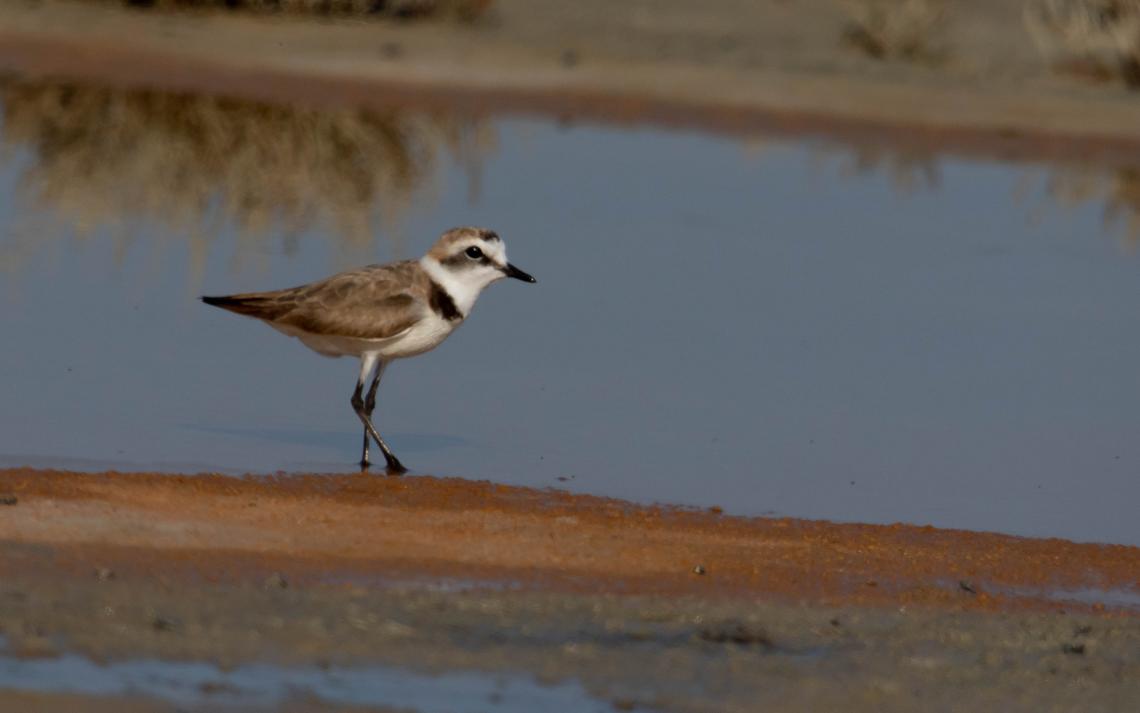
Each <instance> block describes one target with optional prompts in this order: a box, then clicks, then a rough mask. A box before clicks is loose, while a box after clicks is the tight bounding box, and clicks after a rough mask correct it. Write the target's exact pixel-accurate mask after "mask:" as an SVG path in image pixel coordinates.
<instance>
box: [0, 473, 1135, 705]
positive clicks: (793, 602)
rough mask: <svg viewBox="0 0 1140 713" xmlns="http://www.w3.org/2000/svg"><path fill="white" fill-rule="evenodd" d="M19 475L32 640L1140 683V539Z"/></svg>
mask: <svg viewBox="0 0 1140 713" xmlns="http://www.w3.org/2000/svg"><path fill="white" fill-rule="evenodd" d="M0 494H3V495H4V502H7V503H11V504H9V505H7V506H5V507H4V508H3V512H2V514H3V516H4V517H3V518H0V540H2V541H3V545H2V547H0V572H2V574H3V578H2V582H3V584H2V591H0V627H2V629H3V631H4V633H5V635H6V637H7V640H8V645H9V648H10V649H11V651H12V652H13V653H16V654H18V655H22V656H51V655H55V654H58V653H61V652H63V651H68V652H78V653H80V654H82V655H84V656H87V657H91V658H94V659H95V660H97V661H117V660H126V659H138V658H159V659H164V660H180V661H211V662H215V663H219V664H220V665H222V666H223V667H233V666H240V665H241V664H242V663H243V662H250V661H269V662H272V663H274V664H275V665H279V666H294V667H296V666H319V665H324V666H330V665H331V666H334V667H335V666H362V665H378V666H394V667H400V668H401V669H411V670H416V671H425V672H437V673H438V672H444V671H451V670H466V671H481V672H486V673H496V674H503V673H506V672H516V673H517V672H520V671H522V672H527V673H529V674H533V675H534V676H536V677H537V679H538V680H539V681H544V682H558V681H564V680H576V681H580V682H581V683H582V685H583V686H584V688H585V689H586V690H587V691H588V692H589V693H590V695H592V696H595V697H597V698H599V699H601V700H606V701H610V702H612V703H614V704H616V705H618V706H619V707H622V706H625V707H626V708H627V709H628V707H631V706H632V707H636V706H645V707H654V708H659V709H665V710H755V709H765V710H769V709H771V710H796V709H802V706H804V705H809V704H810V705H818V706H833V705H839V704H840V702H841V701H843V702H845V705H847V706H848V707H851V708H853V709H855V710H905V709H910V708H911V707H913V706H914V705H917V704H918V703H919V702H920V701H921V703H922V705H924V706H927V705H930V704H931V702H934V703H936V704H938V705H941V706H943V707H944V709H946V710H965V709H966V708H969V707H971V706H975V707H976V706H978V705H986V704H987V703H992V702H994V701H1004V702H1009V701H1015V704H1014V705H1013V707H1014V709H1019V710H1071V709H1072V708H1073V707H1074V706H1076V707H1082V708H1083V709H1086V710H1120V709H1122V708H1120V707H1119V706H1120V705H1123V704H1124V702H1126V701H1130V700H1136V697H1137V696H1140V688H1138V686H1140V618H1137V617H1136V614H1137V612H1138V608H1137V606H1136V603H1135V600H1136V598H1137V596H1140V582H1138V581H1137V573H1138V572H1140V548H1134V547H1125V546H1115V545H1100V544H1078V543H1072V542H1067V541H1063V540H1034V539H1027V538H1018V537H1010V536H1005V535H998V534H989V533H975V532H965V531H950V530H936V529H933V528H924V527H915V526H909V525H890V526H872V525H855V524H836V523H827V522H813V521H803V520H791V519H765V518H742V517H731V516H727V515H725V514H723V513H720V512H715V511H709V510H700V511H698V510H693V509H685V508H671V507H667V506H640V505H634V504H631V503H627V502H623V501H618V500H610V499H604V498H597V497H592V496H585V495H573V494H569V493H565V492H560V491H554V490H533V489H526V488H517V487H507V486H502V485H495V484H491V483H486V482H471V481H465V480H460V479H438V478H431V477H404V478H389V477H383V476H376V475H352V476H343V475H341V476H326V475H319V474H312V475H288V476H284V475H281V476H247V477H230V476H220V475H210V474H202V475H170V474H149V473H74V472H61V471H41V470H32V469H11V470H6V471H0ZM12 695H15V694H12ZM20 695H24V694H20ZM68 700H70V699H69V697H68V696H66V695H63V694H62V693H61V694H52V695H50V696H47V698H45V699H44V701H46V702H45V705H49V704H50V705H55V706H56V708H55V709H58V710H64V709H66V705H67V701H68ZM57 703H58V705H56V704H57ZM140 705H142V704H141V703H140ZM148 705H149V704H148Z"/></svg>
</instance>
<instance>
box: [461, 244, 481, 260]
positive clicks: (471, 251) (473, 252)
mask: <svg viewBox="0 0 1140 713" xmlns="http://www.w3.org/2000/svg"><path fill="white" fill-rule="evenodd" d="M464 252H465V253H467V257H469V258H471V259H472V260H478V259H479V258H481V257H483V251H482V250H480V249H479V248H478V247H477V246H475V245H472V246H471V247H469V248H467V249H466V250H465V251H464Z"/></svg>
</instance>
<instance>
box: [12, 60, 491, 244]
mask: <svg viewBox="0 0 1140 713" xmlns="http://www.w3.org/2000/svg"><path fill="white" fill-rule="evenodd" d="M0 102H2V105H3V124H2V127H3V133H2V135H0V149H3V150H4V151H3V153H0V156H3V155H5V154H6V155H7V156H8V157H9V159H10V160H14V157H18V156H20V155H21V154H25V152H27V154H30V160H29V162H28V165H27V168H26V169H25V170H24V172H23V174H22V176H21V178H20V195H21V199H22V200H23V201H24V202H25V203H26V204H27V205H29V206H34V207H41V208H46V209H48V210H47V212H48V213H49V214H50V215H51V216H52V217H53V219H58V220H62V221H63V223H64V225H66V226H70V227H73V228H75V229H76V230H78V231H79V233H80V234H82V233H84V232H87V231H92V230H98V229H107V230H112V231H116V232H119V233H126V232H130V229H131V227H132V226H136V225H138V224H140V223H143V224H154V225H158V226H160V228H161V230H160V231H159V232H160V233H161V234H174V235H181V236H185V237H189V238H190V239H191V244H192V249H193V254H194V259H195V260H196V261H199V260H203V261H204V259H205V252H206V249H207V247H208V245H209V243H210V242H211V240H212V236H213V235H215V234H216V233H217V232H218V230H219V229H220V227H221V226H224V225H234V226H236V227H237V229H238V231H239V236H240V238H239V247H242V246H243V245H244V247H245V248H247V249H248V248H250V247H252V246H253V245H255V244H257V243H260V242H262V241H264V240H265V239H266V238H269V237H270V236H277V235H279V234H284V236H285V237H284V239H285V240H286V241H287V242H286V247H288V245H289V242H288V241H292V240H295V239H296V236H297V235H299V234H300V233H301V231H304V230H309V229H317V230H326V231H329V232H332V233H333V235H334V236H335V237H336V238H337V239H338V240H339V241H340V242H339V244H340V246H341V248H342V252H345V253H351V252H356V253H360V252H366V251H369V248H371V246H372V244H373V236H374V235H375V233H376V232H377V229H378V228H380V227H382V226H384V225H388V226H392V225H393V224H394V223H395V222H396V221H398V220H399V218H400V217H401V216H402V215H403V214H404V213H405V212H406V211H407V210H408V209H409V207H411V206H412V205H413V203H414V202H416V201H418V200H419V199H420V198H421V197H422V194H423V193H424V192H425V191H428V192H430V190H431V188H432V187H433V184H434V180H433V179H434V178H435V176H436V175H437V173H438V169H439V164H440V163H441V162H442V160H443V159H445V158H449V157H450V158H453V159H455V160H456V161H458V162H460V163H461V164H463V166H464V167H465V168H466V169H467V170H468V171H469V172H470V173H476V172H477V171H478V168H479V166H480V164H481V161H482V158H483V157H484V156H485V155H486V153H487V152H489V151H491V150H493V148H494V144H495V141H494V136H493V134H492V133H491V132H490V128H489V126H488V125H487V124H485V123H484V122H482V121H479V120H477V119H463V118H457V117H455V116H452V115H444V114H409V113H404V112H400V111H395V110H392V111H385V112H381V111H370V110H364V109H338V110H336V111H323V110H319V109H312V108H299V107H292V106H282V105H271V104H262V103H258V102H253V101H247V100H238V99H230V98H223V97H211V96H197V95H191V94H179V93H171V92H162V91H153V90H129V91H124V90H117V89H109V88H103V87H94V86H84V85H76V84H70V83H63V82H48V81H43V82H40V81H15V80H9V81H6V82H3V83H0ZM151 232H153V231H151ZM242 241H244V243H243V242H242ZM23 247H24V248H25V249H24V250H23V252H26V251H27V250H26V249H27V247H28V246H23ZM8 252H17V253H18V252H21V249H20V246H9V249H8Z"/></svg>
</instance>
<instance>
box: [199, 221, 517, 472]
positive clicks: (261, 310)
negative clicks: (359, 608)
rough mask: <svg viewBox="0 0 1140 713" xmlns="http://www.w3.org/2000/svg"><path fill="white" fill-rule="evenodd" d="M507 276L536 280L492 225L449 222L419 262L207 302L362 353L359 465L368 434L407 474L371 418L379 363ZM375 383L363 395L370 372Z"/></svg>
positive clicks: (404, 352)
mask: <svg viewBox="0 0 1140 713" xmlns="http://www.w3.org/2000/svg"><path fill="white" fill-rule="evenodd" d="M504 277H513V278H515V279H516V280H522V281H523V282H535V279H534V278H533V277H531V276H530V275H528V274H527V273H525V272H523V271H522V270H520V269H518V268H517V267H515V266H514V265H512V264H511V263H509V262H507V250H506V246H504V245H503V241H502V239H501V238H500V237H499V235H498V234H497V233H495V231H493V230H487V229H485V228H474V227H465V228H454V229H452V230H449V231H447V232H446V233H444V234H443V235H442V236H441V237H440V238H439V240H438V241H437V242H436V244H435V245H434V246H432V249H431V250H429V251H428V252H427V254H426V255H424V256H423V257H422V258H420V259H419V260H404V261H401V262H393V263H388V264H386V265H369V266H367V267H362V268H358V269H356V270H349V271H347V272H342V273H339V274H336V275H333V276H332V277H329V278H326V279H324V280H320V281H319V282H313V283H310V284H308V285H301V286H300V287H293V288H290V289H286V290H276V291H273V292H253V293H247V294H239V295H228V296H225V297H203V298H202V301H203V302H205V303H206V304H208V305H213V306H215V307H221V308H222V309H226V310H229V311H230V312H236V313H237V314H241V315H245V316H247V317H254V318H256V319H260V320H261V321H263V322H265V323H266V324H268V325H269V326H271V327H273V328H274V329H276V330H278V331H280V332H283V333H284V334H287V335H289V336H291V337H296V338H298V339H300V340H301V342H302V343H303V344H304V345H305V346H307V347H309V348H310V349H312V350H313V351H315V352H317V353H319V354H323V355H325V356H330V357H341V356H354V357H357V358H359V359H360V377H359V378H358V379H357V380H356V388H355V389H354V390H353V392H352V409H353V411H355V412H356V415H357V416H358V417H359V418H360V421H361V422H362V423H363V424H364V446H363V449H362V452H361V456H360V465H361V466H362V467H365V468H366V467H368V465H369V463H370V461H369V458H368V446H369V438H370V437H371V438H372V440H374V441H376V445H377V446H378V447H379V448H380V450H381V452H383V453H384V459H385V460H386V461H387V464H388V471H389V472H392V473H403V472H406V470H407V469H406V468H404V466H403V464H401V463H400V461H399V460H398V459H397V458H396V456H395V455H394V454H393V453H392V449H391V448H389V447H388V444H387V443H385V442H384V439H383V438H381V437H380V433H379V432H378V431H377V430H376V426H374V425H373V424H372V411H373V410H374V409H375V407H376V388H377V387H378V386H379V385H380V377H381V375H383V373H384V368H385V367H386V366H387V365H388V363H389V362H390V361H392V360H393V359H403V358H405V357H412V356H416V355H418V354H423V353H424V352H426V351H429V350H431V349H434V348H435V347H437V346H439V344H440V343H441V342H442V341H443V340H444V339H446V338H447V336H448V335H449V334H451V333H452V332H453V331H455V328H456V327H458V326H459V325H461V324H463V321H464V320H465V319H467V316H468V315H469V314H471V309H472V308H473V307H474V306H475V300H476V299H478V297H479V293H480V292H482V291H483V288H484V287H486V286H487V285H490V284H491V283H492V282H497V281H498V280H501V279H503V278H504ZM370 375H371V377H372V385H371V386H370V387H369V388H368V395H367V396H362V394H363V391H364V384H365V382H366V381H367V380H368V378H369V376H370Z"/></svg>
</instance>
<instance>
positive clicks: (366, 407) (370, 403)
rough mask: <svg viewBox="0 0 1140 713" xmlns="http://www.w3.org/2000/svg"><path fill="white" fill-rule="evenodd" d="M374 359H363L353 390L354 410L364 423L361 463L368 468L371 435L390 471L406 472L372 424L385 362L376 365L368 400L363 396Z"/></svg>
mask: <svg viewBox="0 0 1140 713" xmlns="http://www.w3.org/2000/svg"><path fill="white" fill-rule="evenodd" d="M374 361H375V359H374V358H373V359H367V358H366V359H365V360H364V361H363V363H362V365H361V367H362V368H361V370H360V378H359V379H358V380H357V382H356V389H355V390H353V392H352V410H353V411H355V412H356V415H357V416H358V417H359V418H360V422H361V423H363V424H364V436H365V439H364V450H363V452H362V454H361V458H360V465H361V467H364V468H367V467H368V465H369V460H368V436H371V437H372V440H374V441H376V445H377V446H379V447H380V452H381V453H383V454H384V460H385V461H387V463H388V472H389V473H406V472H407V470H408V469H407V468H405V467H404V466H403V464H402V463H400V461H399V459H398V458H396V456H395V454H393V453H392V449H391V448H389V447H388V444H387V443H385V442H384V439H383V438H381V437H380V433H379V432H377V430H376V427H375V426H374V425H372V418H371V416H372V410H373V409H374V408H375V407H376V387H378V386H379V385H380V375H381V374H382V373H383V371H384V363H383V362H380V363H379V364H378V365H377V367H376V374H375V376H374V377H373V378H372V386H371V388H369V390H368V400H367V401H365V400H364V398H363V397H362V393H363V391H364V379H365V378H366V377H367V375H368V372H369V371H371V367H372V362H374Z"/></svg>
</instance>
